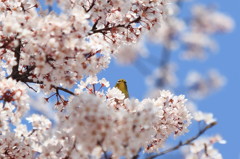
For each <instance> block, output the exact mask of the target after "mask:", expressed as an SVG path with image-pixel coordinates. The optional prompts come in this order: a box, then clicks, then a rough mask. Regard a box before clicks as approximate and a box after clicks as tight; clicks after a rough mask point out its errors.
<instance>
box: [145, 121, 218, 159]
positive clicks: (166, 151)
mask: <svg viewBox="0 0 240 159" xmlns="http://www.w3.org/2000/svg"><path fill="white" fill-rule="evenodd" d="M216 124H217V122H213V123H211V124H209V125H207V126H205V127H204V128H203V129H202V130H200V131H199V132H198V134H197V135H196V136H194V137H192V138H190V139H188V140H186V141H185V142H179V144H178V145H176V146H174V147H172V148H169V149H167V150H165V151H162V152H160V153H158V154H155V155H152V156H150V157H148V158H147V159H154V158H156V157H159V156H162V155H164V154H166V153H169V152H172V151H175V150H177V149H179V148H180V147H182V146H185V145H189V144H191V143H192V142H193V141H195V140H196V139H197V138H199V137H200V136H201V135H202V134H204V133H205V132H206V131H207V130H208V129H210V128H212V127H213V126H215V125H216Z"/></svg>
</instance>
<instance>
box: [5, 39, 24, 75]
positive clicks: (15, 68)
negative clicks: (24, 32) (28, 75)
mask: <svg viewBox="0 0 240 159" xmlns="http://www.w3.org/2000/svg"><path fill="white" fill-rule="evenodd" d="M20 54H21V41H20V40H19V44H18V46H17V47H16V48H15V50H14V57H15V58H16V62H17V64H16V65H15V66H13V67H12V73H11V75H10V76H8V77H7V78H9V77H12V78H14V77H15V76H18V75H19V72H18V68H19V64H20Z"/></svg>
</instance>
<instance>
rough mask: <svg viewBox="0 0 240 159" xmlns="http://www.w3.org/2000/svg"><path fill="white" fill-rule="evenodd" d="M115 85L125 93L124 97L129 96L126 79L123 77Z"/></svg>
mask: <svg viewBox="0 0 240 159" xmlns="http://www.w3.org/2000/svg"><path fill="white" fill-rule="evenodd" d="M115 87H116V88H118V89H119V90H120V91H122V93H123V94H124V95H125V98H129V94H128V88H127V82H126V80H124V79H120V80H118V81H117V83H116V85H115Z"/></svg>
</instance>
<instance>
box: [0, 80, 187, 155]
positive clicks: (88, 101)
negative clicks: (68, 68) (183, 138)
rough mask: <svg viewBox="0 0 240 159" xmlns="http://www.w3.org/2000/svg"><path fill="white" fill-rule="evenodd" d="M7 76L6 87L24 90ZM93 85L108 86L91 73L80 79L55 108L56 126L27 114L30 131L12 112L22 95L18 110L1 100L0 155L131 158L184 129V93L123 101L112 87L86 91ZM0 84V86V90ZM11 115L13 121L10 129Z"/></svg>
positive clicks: (121, 94)
mask: <svg viewBox="0 0 240 159" xmlns="http://www.w3.org/2000/svg"><path fill="white" fill-rule="evenodd" d="M7 80H11V81H12V85H11V86H13V87H12V90H11V89H10V88H8V89H6V87H7V86H9V87H10V85H7V84H6V85H5V87H4V88H5V90H10V91H11V92H13V91H18V90H20V88H21V89H22V91H23V92H24V90H25V89H24V88H25V87H23V86H22V85H21V83H20V82H16V81H14V80H12V79H11V78H10V79H7ZM9 83H10V82H9ZM97 84H100V85H101V86H102V87H103V86H109V83H108V81H106V80H105V79H101V80H98V79H97V78H96V77H89V78H88V79H87V80H86V81H85V82H83V81H82V82H81V83H80V84H79V86H78V88H77V89H76V91H75V92H76V95H75V96H72V97H70V99H69V101H68V103H67V105H64V106H63V107H62V108H61V109H59V111H57V112H56V115H57V116H58V122H57V123H55V124H53V123H52V122H51V121H50V120H49V119H47V118H46V117H44V116H43V115H37V114H32V115H31V116H28V117H26V120H27V121H28V122H29V123H30V124H31V129H28V128H27V125H26V123H25V124H24V123H22V119H23V118H22V116H16V114H19V113H18V109H19V110H21V108H20V106H21V105H18V103H21V102H22V101H27V100H26V99H24V94H23V95H22V96H21V98H17V96H16V97H15V96H13V99H12V100H13V104H14V103H16V107H17V111H16V110H14V109H13V108H12V106H13V105H11V102H10V101H6V104H5V106H4V107H3V106H2V107H1V109H2V110H1V113H0V119H1V123H2V124H1V125H2V127H1V134H2V135H1V137H0V143H2V144H1V145H0V152H1V156H0V157H3V158H14V157H16V155H18V157H19V158H29V159H30V158H33V157H34V156H35V158H39V159H47V158H49V159H54V158H64V157H70V158H76V159H77V158H88V157H89V156H92V157H96V158H100V157H101V156H102V155H103V153H106V152H111V153H112V156H113V157H116V158H118V157H120V156H126V157H127V158H130V157H133V156H134V155H136V154H137V153H138V151H139V149H140V148H142V147H143V148H145V151H150V152H153V151H157V150H158V148H159V147H162V146H163V145H164V143H165V140H166V139H167V138H168V137H169V136H170V135H171V134H174V135H181V134H183V133H185V132H187V127H188V126H189V124H190V123H191V115H190V113H189V111H188V109H187V108H186V106H185V102H186V99H185V98H184V96H183V95H180V96H174V95H173V94H172V93H170V92H169V91H161V92H159V95H158V98H153V99H150V98H147V99H144V100H142V101H139V100H137V99H125V98H124V94H123V93H122V92H121V91H120V90H118V89H117V88H108V89H107V90H106V92H104V91H101V90H100V89H99V90H95V91H94V89H90V87H89V86H90V85H91V86H92V85H97ZM4 88H3V86H1V90H4ZM17 88H18V89H17ZM100 88H101V87H100ZM15 89H17V90H15ZM2 92H4V91H2ZM25 93H26V92H25ZM16 94H17V93H16ZM2 97H4V96H2ZM25 98H26V97H25ZM56 107H60V105H57V106H56ZM14 117H15V118H17V119H18V123H17V124H15V127H14V128H13V131H11V129H10V127H11V123H14V122H13V120H12V119H13V118H14Z"/></svg>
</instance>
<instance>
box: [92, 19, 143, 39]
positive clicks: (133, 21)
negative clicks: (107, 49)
mask: <svg viewBox="0 0 240 159" xmlns="http://www.w3.org/2000/svg"><path fill="white" fill-rule="evenodd" d="M140 20H141V17H140V16H139V17H137V18H136V19H134V20H132V21H130V22H129V23H128V24H127V25H126V24H118V25H116V26H112V27H108V26H106V27H105V28H102V29H96V26H95V27H93V28H92V30H91V32H90V33H88V35H92V34H95V33H102V34H105V33H106V32H107V31H110V30H112V29H114V28H121V27H122V28H128V27H130V25H131V24H132V23H139V22H140ZM94 28H95V29H94Z"/></svg>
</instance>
